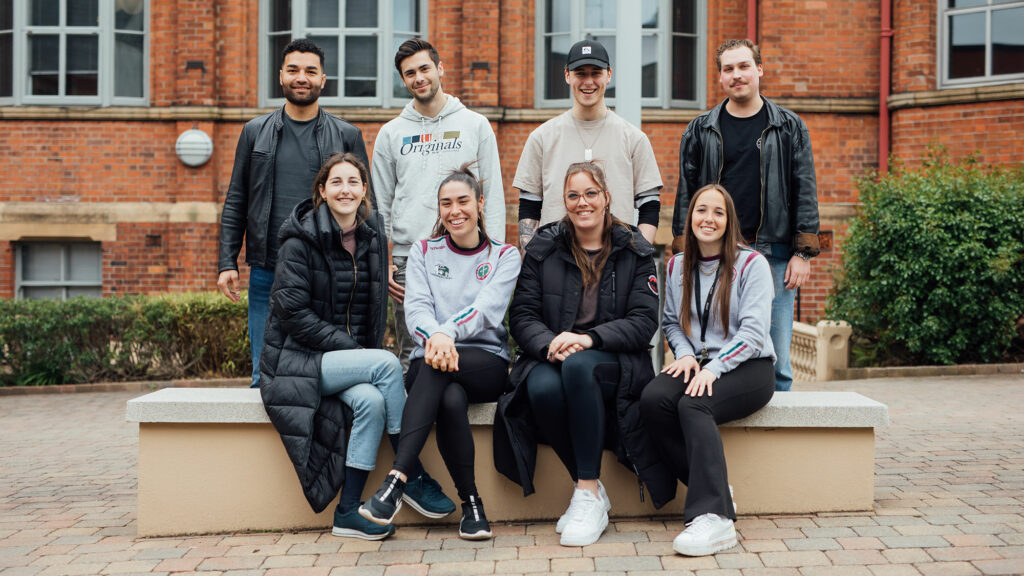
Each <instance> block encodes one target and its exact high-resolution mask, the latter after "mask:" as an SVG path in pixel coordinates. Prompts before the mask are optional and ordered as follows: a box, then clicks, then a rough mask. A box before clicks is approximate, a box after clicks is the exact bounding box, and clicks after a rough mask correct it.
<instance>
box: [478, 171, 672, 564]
mask: <svg viewBox="0 0 1024 576" xmlns="http://www.w3.org/2000/svg"><path fill="white" fill-rule="evenodd" d="M564 189H565V193H564V198H563V200H564V202H565V207H566V212H567V215H566V217H565V218H563V219H562V220H560V221H558V222H553V223H551V224H548V225H546V226H543V227H541V228H540V229H539V230H538V232H537V235H536V236H535V237H534V238H533V239H532V240H531V241H530V243H529V244H528V245H527V247H526V253H525V255H524V257H523V265H522V271H521V272H520V275H519V282H518V284H517V285H516V290H515V295H514V296H513V298H512V305H511V306H510V308H509V325H510V331H511V333H512V337H513V338H515V341H516V342H517V343H518V344H519V346H520V347H521V349H522V352H521V354H520V356H519V357H517V358H516V360H515V363H514V365H513V368H512V372H511V374H510V375H509V380H510V381H511V383H512V385H513V386H514V390H513V391H512V392H509V393H507V394H505V395H504V396H502V397H501V398H500V399H499V400H498V415H497V418H496V421H495V426H494V458H495V464H496V466H497V468H498V471H500V472H501V473H503V474H505V475H506V476H508V477H509V478H510V479H511V480H513V481H514V482H517V483H518V484H520V485H521V486H522V487H523V491H524V493H525V494H527V495H529V494H530V493H532V492H533V473H534V469H535V464H536V457H537V443H538V442H545V443H547V444H550V445H551V447H552V448H553V449H554V450H555V453H556V454H557V455H558V457H559V459H561V461H562V463H563V464H564V465H565V467H566V470H567V471H568V472H569V475H570V476H571V478H572V480H573V482H574V483H575V484H576V489H575V491H574V493H573V497H572V501H571V502H570V504H569V509H568V510H566V513H565V514H564V515H563V516H562V518H560V519H559V522H558V525H557V526H556V531H558V532H561V534H562V537H561V543H562V545H563V546H585V545H587V544H591V543H593V542H595V541H596V540H597V539H598V538H599V537H600V536H601V533H602V532H603V531H604V529H605V527H606V526H607V524H608V511H609V510H610V509H611V503H610V502H609V501H608V495H607V493H606V492H605V490H604V487H603V486H602V485H601V483H600V481H599V480H598V478H599V477H600V465H601V456H602V450H604V449H611V450H614V451H615V454H616V455H617V456H618V457H619V461H620V462H622V463H623V464H625V465H626V466H627V467H629V469H630V470H633V471H635V472H636V473H637V475H638V477H639V480H640V481H641V482H643V484H645V485H646V486H647V488H648V490H649V491H650V493H651V495H652V497H653V499H654V504H655V506H658V507H660V506H661V505H663V504H664V503H665V502H667V501H668V500H670V499H671V497H672V495H673V494H674V486H675V482H676V480H675V478H674V477H673V476H672V474H671V472H670V471H669V470H668V469H667V468H666V467H665V466H664V465H663V464H661V462H660V461H659V460H658V458H657V454H655V452H654V450H653V448H652V444H651V443H650V442H649V441H648V440H647V439H646V436H645V434H646V432H645V430H644V429H643V427H642V426H641V422H640V406H639V400H640V392H641V390H642V389H643V387H644V386H645V385H646V384H647V383H648V382H649V381H650V380H651V379H652V378H653V376H654V369H653V366H652V364H651V358H650V355H649V353H648V348H649V344H650V341H651V337H652V336H653V335H654V333H655V330H656V329H657V314H658V281H657V276H656V275H655V274H656V273H655V268H654V261H653V259H652V255H653V253H654V249H653V248H652V247H651V245H650V244H648V243H647V241H646V240H644V238H643V236H642V235H641V234H640V232H639V231H638V230H637V229H636V228H635V227H633V226H628V225H626V224H624V223H622V222H620V221H618V220H616V219H615V218H614V217H612V215H611V213H610V212H609V211H608V205H609V203H610V196H609V194H608V190H607V186H606V184H605V178H604V173H603V171H602V170H601V168H600V167H599V166H597V165H596V164H594V163H591V162H581V163H577V164H573V165H571V166H570V167H569V170H568V173H567V174H566V179H565V186H564ZM641 494H642V491H641Z"/></svg>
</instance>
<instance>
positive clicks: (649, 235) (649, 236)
mask: <svg viewBox="0 0 1024 576" xmlns="http://www.w3.org/2000/svg"><path fill="white" fill-rule="evenodd" d="M637 228H639V229H640V234H642V235H643V237H644V240H647V243H648V244H650V245H651V246H654V236H655V235H656V234H657V233H658V227H657V226H655V225H653V224H640V225H639V226H637Z"/></svg>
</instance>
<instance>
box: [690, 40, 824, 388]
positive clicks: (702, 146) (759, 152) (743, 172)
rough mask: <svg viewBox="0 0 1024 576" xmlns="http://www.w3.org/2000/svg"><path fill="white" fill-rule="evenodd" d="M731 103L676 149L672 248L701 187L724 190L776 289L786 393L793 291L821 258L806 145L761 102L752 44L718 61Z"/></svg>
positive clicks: (790, 117)
mask: <svg viewBox="0 0 1024 576" xmlns="http://www.w3.org/2000/svg"><path fill="white" fill-rule="evenodd" d="M715 61H716V63H717V64H718V70H719V78H718V81H719V84H721V86H722V90H724V91H725V93H726V95H727V96H728V97H727V98H726V99H725V100H724V101H723V102H721V103H720V104H719V105H718V106H716V107H715V108H713V109H711V110H709V111H708V112H705V113H704V114H701V115H700V116H698V117H697V118H695V119H694V120H693V121H692V122H690V124H689V125H688V126H687V127H686V130H685V131H684V132H683V137H682V140H681V141H680V145H679V187H678V189H677V192H676V204H675V211H674V213H673V216H672V234H673V235H675V241H674V242H673V248H674V249H675V251H677V252H678V251H679V250H681V249H682V240H683V234H684V233H685V231H686V222H685V220H686V213H687V209H688V208H689V204H690V198H691V196H692V195H693V193H694V192H696V191H697V190H698V189H700V187H701V186H704V185H706V184H710V183H717V184H721V185H723V186H724V187H725V188H726V189H727V190H728V191H729V193H730V195H732V197H733V200H734V201H735V204H736V213H737V215H738V216H739V219H740V228H741V232H742V234H743V237H744V239H745V240H746V241H747V242H748V243H749V244H750V245H751V246H753V247H755V248H756V249H757V250H759V251H760V252H762V253H763V254H764V255H765V256H767V257H768V262H769V263H770V264H771V267H772V276H773V280H774V284H775V299H774V300H773V301H772V327H771V337H772V344H773V345H774V347H775V353H776V354H777V355H778V361H776V363H775V388H776V390H789V388H790V385H791V384H792V382H793V372H792V369H791V368H790V363H789V346H790V341H791V340H792V337H793V303H794V300H795V296H796V289H797V288H799V287H800V286H802V285H803V284H804V283H806V282H807V279H808V278H809V277H810V274H811V264H810V259H811V258H812V257H814V256H816V255H817V254H818V195H817V183H816V181H815V177H814V157H813V156H812V154H811V139H810V135H809V134H808V132H807V126H806V125H805V124H804V122H803V120H801V119H800V117H799V116H797V115H796V114H794V113H793V112H791V111H789V110H787V109H785V108H783V107H781V106H778V105H777V104H775V103H773V102H772V101H771V100H768V99H767V98H765V97H763V96H761V93H760V79H761V76H762V75H763V74H764V71H763V69H762V68H761V51H760V49H759V48H758V47H757V46H756V45H755V44H754V43H753V42H751V41H750V40H727V41H726V42H724V43H723V44H722V45H721V46H719V48H718V52H717V53H716V55H715Z"/></svg>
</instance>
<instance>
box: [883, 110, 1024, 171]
mask: <svg viewBox="0 0 1024 576" xmlns="http://www.w3.org/2000/svg"><path fill="white" fill-rule="evenodd" d="M1021 134H1024V100H1007V101H1002V102H982V103H974V104H957V105H950V106H934V107H929V108H908V109H905V110H897V111H896V112H895V113H894V114H893V117H892V136H893V148H892V150H893V154H895V155H896V157H898V158H900V159H901V160H902V161H904V162H906V163H908V164H912V165H913V164H918V163H920V162H921V160H922V159H924V158H925V156H926V154H927V153H928V147H929V146H930V145H932V144H941V145H942V146H945V147H946V149H947V150H948V151H949V152H950V154H951V155H952V156H954V157H962V156H966V155H968V154H976V156H977V158H978V160H979V161H980V162H983V163H990V164H1020V163H1021V162H1022V161H1024V139H1022V138H1021Z"/></svg>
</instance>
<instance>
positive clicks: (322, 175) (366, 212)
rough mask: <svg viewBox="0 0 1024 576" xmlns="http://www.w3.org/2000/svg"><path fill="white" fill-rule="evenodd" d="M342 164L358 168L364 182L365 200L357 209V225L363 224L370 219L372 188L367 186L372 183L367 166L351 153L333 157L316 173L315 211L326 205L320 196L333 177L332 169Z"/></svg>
mask: <svg viewBox="0 0 1024 576" xmlns="http://www.w3.org/2000/svg"><path fill="white" fill-rule="evenodd" d="M342 162H347V163H349V164H351V165H353V166H355V167H356V170H357V171H358V172H359V179H360V180H362V181H363V187H364V188H365V189H366V191H365V192H364V193H363V199H362V200H360V201H359V208H357V209H356V224H357V225H358V224H362V223H363V222H365V221H366V219H367V218H369V217H370V187H369V186H367V184H366V183H367V182H369V181H370V177H369V173H368V172H367V171H366V165H365V164H363V162H362V161H361V160H359V158H358V157H356V155H355V154H353V153H351V152H345V153H344V154H335V155H333V156H331V157H330V158H328V159H327V162H324V165H323V166H321V167H320V171H319V172H317V173H316V178H314V179H313V210H317V209H319V208H320V205H321V204H323V203H324V197H323V196H322V195H321V194H320V189H321V188H323V187H324V185H325V184H327V179H328V178H330V176H331V168H334V167H335V166H337V165H338V164H341V163H342Z"/></svg>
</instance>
